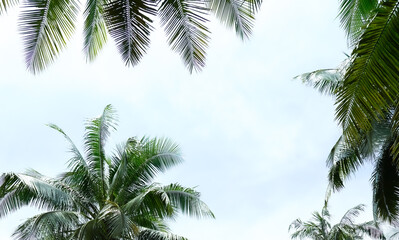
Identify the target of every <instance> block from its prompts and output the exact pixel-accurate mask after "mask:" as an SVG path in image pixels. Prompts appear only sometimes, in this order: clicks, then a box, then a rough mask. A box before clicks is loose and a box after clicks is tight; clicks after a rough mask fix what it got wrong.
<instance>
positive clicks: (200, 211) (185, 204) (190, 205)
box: [163, 184, 215, 218]
mask: <svg viewBox="0 0 399 240" xmlns="http://www.w3.org/2000/svg"><path fill="white" fill-rule="evenodd" d="M163 191H165V193H166V194H167V195H168V198H169V200H170V203H171V204H172V205H173V206H174V207H175V208H177V209H179V210H180V211H181V212H182V213H184V214H187V215H188V216H194V217H211V218H214V217H215V215H214V214H213V213H212V211H211V210H210V209H209V208H208V206H207V205H206V204H205V203H204V202H202V201H201V200H200V193H199V192H197V191H195V190H194V189H192V188H184V187H182V186H180V185H179V184H170V185H168V186H165V187H163Z"/></svg>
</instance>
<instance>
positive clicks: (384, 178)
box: [297, 61, 399, 223]
mask: <svg viewBox="0 0 399 240" xmlns="http://www.w3.org/2000/svg"><path fill="white" fill-rule="evenodd" d="M347 64H348V61H347V62H345V63H344V64H343V66H340V67H338V68H337V69H322V70H317V71H314V72H311V73H306V74H303V75H300V76H298V77H297V78H299V79H301V80H302V81H303V82H304V83H306V84H309V85H311V86H313V87H314V88H316V89H317V90H319V91H320V92H322V93H326V94H329V95H332V96H336V95H337V94H339V92H340V91H341V90H342V88H344V87H345V86H344V82H343V81H344V80H343V78H344V76H345V72H343V71H345V69H346V66H347ZM393 112H394V109H389V110H388V111H386V112H385V116H384V117H383V118H382V119H380V120H379V121H377V120H374V121H372V122H371V124H372V125H371V126H372V127H371V128H370V129H368V130H367V131H366V130H359V133H358V137H357V140H356V141H353V140H352V139H349V138H348V137H347V135H346V134H345V129H343V134H342V136H340V137H339V139H338V141H337V142H336V144H335V145H334V146H333V148H332V149H331V152H330V154H329V156H328V158H327V166H328V167H329V174H328V180H329V191H339V190H340V189H342V188H343V187H344V184H345V181H346V180H347V179H348V178H349V177H350V176H351V175H353V174H354V173H355V172H356V171H357V169H358V168H359V167H361V166H362V165H363V164H364V163H365V162H371V163H372V165H373V168H374V170H373V173H372V176H371V183H372V186H373V211H374V216H375V219H382V220H388V221H389V222H391V223H392V222H397V221H398V216H399V191H398V189H399V162H398V159H397V158H396V157H395V156H394V155H393V154H392V148H393V147H394V143H395V137H396V133H395V131H393V129H392V125H393Z"/></svg>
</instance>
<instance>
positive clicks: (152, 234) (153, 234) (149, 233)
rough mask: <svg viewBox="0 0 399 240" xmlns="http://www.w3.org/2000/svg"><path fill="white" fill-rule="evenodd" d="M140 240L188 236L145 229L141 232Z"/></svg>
mask: <svg viewBox="0 0 399 240" xmlns="http://www.w3.org/2000/svg"><path fill="white" fill-rule="evenodd" d="M138 240H187V238H184V237H181V236H178V235H175V234H172V233H166V232H161V231H155V230H144V231H142V232H141V233H140V235H139V237H138Z"/></svg>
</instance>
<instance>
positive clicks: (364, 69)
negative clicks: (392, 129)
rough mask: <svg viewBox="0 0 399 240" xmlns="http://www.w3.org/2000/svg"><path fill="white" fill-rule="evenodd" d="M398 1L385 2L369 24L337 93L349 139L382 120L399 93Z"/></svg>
mask: <svg viewBox="0 0 399 240" xmlns="http://www.w3.org/2000/svg"><path fill="white" fill-rule="evenodd" d="M398 11H399V2H398V1H396V0H389V1H383V2H382V3H381V6H380V7H379V8H378V9H377V13H376V14H375V16H374V17H373V19H372V20H371V21H370V23H369V24H368V25H367V27H366V29H365V30H364V32H363V33H362V35H361V37H360V41H359V43H358V44H357V47H356V48H355V49H354V50H353V52H352V58H351V63H350V65H349V67H348V70H347V72H346V74H345V78H344V83H343V87H342V88H341V89H340V91H339V92H338V93H337V102H336V103H337V109H336V118H337V120H338V121H339V122H340V123H341V124H342V126H343V128H344V131H345V134H346V135H347V136H348V138H349V139H351V140H353V141H356V139H358V138H359V132H361V131H368V130H369V129H371V127H372V121H374V120H377V121H378V120H380V119H381V118H383V117H384V116H385V113H386V112H387V111H388V110H389V108H390V107H391V106H392V104H393V102H394V99H396V97H397V95H398V93H399V82H398V81H397V79H398V78H399V71H398V69H399V68H398V66H399V35H398V34H397V32H398V31H399V18H398Z"/></svg>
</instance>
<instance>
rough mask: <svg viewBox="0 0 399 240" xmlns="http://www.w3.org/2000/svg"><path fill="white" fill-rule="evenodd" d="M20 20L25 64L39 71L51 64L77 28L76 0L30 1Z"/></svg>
mask: <svg viewBox="0 0 399 240" xmlns="http://www.w3.org/2000/svg"><path fill="white" fill-rule="evenodd" d="M22 9H23V10H22V13H21V17H20V19H19V25H20V31H21V34H22V36H23V39H24V44H25V57H26V65H27V67H28V69H29V70H30V71H32V72H33V73H36V72H38V71H41V70H43V69H45V68H46V67H47V65H49V64H50V63H52V62H53V61H54V59H55V57H56V56H57V55H58V53H59V52H60V51H61V50H62V49H63V48H64V47H65V45H66V42H67V40H68V39H69V38H70V37H71V35H72V33H73V32H74V30H75V22H76V16H77V13H78V2H77V1H76V0H27V1H25V2H24V4H23V5H22Z"/></svg>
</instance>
